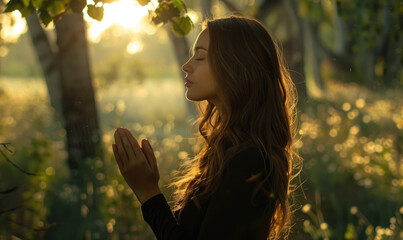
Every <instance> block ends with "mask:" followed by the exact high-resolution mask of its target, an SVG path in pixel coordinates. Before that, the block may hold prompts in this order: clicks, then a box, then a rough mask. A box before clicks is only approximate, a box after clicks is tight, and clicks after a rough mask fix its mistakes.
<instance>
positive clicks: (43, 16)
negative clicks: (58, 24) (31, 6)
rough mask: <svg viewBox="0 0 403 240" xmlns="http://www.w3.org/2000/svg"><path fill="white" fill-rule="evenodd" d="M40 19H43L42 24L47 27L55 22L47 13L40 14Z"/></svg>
mask: <svg viewBox="0 0 403 240" xmlns="http://www.w3.org/2000/svg"><path fill="white" fill-rule="evenodd" d="M39 19H41V22H42V23H43V24H44V25H45V26H48V25H49V23H50V22H51V21H52V20H53V19H52V17H51V16H50V15H49V13H48V12H47V11H41V12H39Z"/></svg>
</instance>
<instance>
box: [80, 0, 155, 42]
mask: <svg viewBox="0 0 403 240" xmlns="http://www.w3.org/2000/svg"><path fill="white" fill-rule="evenodd" d="M151 2H152V3H149V4H148V5H147V6H145V7H142V6H140V5H139V4H138V3H137V2H136V1H133V0H119V1H116V2H113V3H111V4H104V9H105V10H104V17H103V19H102V21H100V22H99V21H97V20H94V19H92V18H90V17H89V16H88V15H87V14H86V12H87V11H86V10H84V13H85V19H86V20H87V21H88V22H90V23H91V26H90V27H89V30H88V36H89V39H90V40H91V41H94V42H97V41H99V40H100V35H101V33H102V32H103V31H105V30H106V29H107V28H109V27H110V26H111V25H112V24H119V25H121V26H122V27H123V28H125V29H127V30H129V31H132V32H135V33H138V32H140V31H144V30H145V31H146V32H147V29H145V28H146V26H143V24H142V22H144V21H143V19H144V18H145V17H146V16H147V15H148V11H149V10H151V9H153V8H154V6H157V5H158V1H151Z"/></svg>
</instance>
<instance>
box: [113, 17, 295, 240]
mask: <svg viewBox="0 0 403 240" xmlns="http://www.w3.org/2000/svg"><path fill="white" fill-rule="evenodd" d="M193 51H194V54H193V56H192V57H191V58H190V59H189V61H188V62H187V63H186V64H184V65H183V67H182V69H183V71H184V72H186V74H187V76H186V78H185V82H186V84H185V86H186V87H187V92H186V98H187V99H188V100H190V101H194V102H196V104H197V105H198V109H199V112H200V115H201V116H200V118H199V119H198V129H199V133H200V139H202V140H203V141H204V145H203V148H202V150H201V151H200V152H199V153H198V154H197V155H196V156H195V157H194V158H193V159H192V160H191V161H188V162H187V163H185V164H184V165H183V167H184V168H183V169H182V174H181V176H180V177H179V178H178V179H177V180H176V182H173V183H172V184H171V186H176V191H175V193H174V207H173V209H172V210H171V209H170V206H169V205H168V203H167V201H166V198H165V197H164V195H163V194H162V193H161V191H160V189H159V186H158V181H159V177H160V176H159V173H158V168H157V162H156V159H155V156H154V153H153V150H152V148H151V146H150V144H149V142H148V141H147V140H143V141H142V146H141V147H140V146H139V144H138V143H137V141H136V139H135V138H134V137H133V136H132V135H131V134H130V132H129V131H128V130H127V129H123V128H119V129H117V130H116V132H115V142H116V144H114V145H113V150H114V154H115V158H116V160H117V163H118V165H119V168H120V171H121V173H122V175H123V176H124V178H125V180H126V181H127V183H128V184H129V186H130V187H131V188H132V189H133V191H134V192H135V194H136V196H137V198H138V199H139V201H140V202H141V204H142V206H141V209H142V212H143V217H144V220H145V221H146V222H147V223H148V224H149V225H150V227H151V228H152V230H153V232H154V233H155V235H156V237H157V239H167V240H171V239H175V240H181V239H188V240H192V239H194V240H196V239H197V240H215V239H220V240H223V239H231V240H234V239H251V240H254V239H262V240H266V239H273V238H278V237H280V236H287V235H288V233H289V230H290V224H289V223H290V215H291V211H290V206H289V203H288V198H289V193H290V190H291V184H290V181H291V180H292V179H293V177H295V175H296V174H297V173H296V174H294V173H295V172H294V169H295V167H296V166H301V165H300V164H295V161H296V160H299V157H298V155H297V154H296V153H295V152H294V151H293V149H292V142H293V136H294V127H293V126H294V118H295V114H294V107H295V104H296V91H295V86H294V84H293V83H292V81H291V79H290V75H289V73H288V71H287V70H286V68H285V66H284V63H283V61H282V57H281V54H280V51H279V49H278V47H277V45H276V44H275V42H274V41H273V40H272V38H271V37H270V35H269V33H268V32H267V30H266V29H265V27H264V26H263V25H262V24H261V23H260V22H258V21H257V20H254V19H252V18H247V17H239V16H231V17H228V18H220V19H215V20H208V21H206V22H205V24H204V30H203V31H202V32H201V33H200V35H199V36H198V38H197V40H196V42H195V45H194V49H193ZM297 163H299V162H297Z"/></svg>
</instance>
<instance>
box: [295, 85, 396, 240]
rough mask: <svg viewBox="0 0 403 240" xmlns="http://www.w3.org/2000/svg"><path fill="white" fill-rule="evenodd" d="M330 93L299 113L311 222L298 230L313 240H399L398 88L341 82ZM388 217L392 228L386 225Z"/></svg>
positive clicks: (305, 222)
mask: <svg viewBox="0 0 403 240" xmlns="http://www.w3.org/2000/svg"><path fill="white" fill-rule="evenodd" d="M331 89H332V90H331V91H330V90H328V92H327V93H326V94H325V95H326V98H324V99H318V100H315V99H311V100H310V101H309V102H308V103H306V104H304V106H302V110H301V114H300V120H301V125H300V130H299V133H300V134H301V139H300V141H298V142H297V143H296V147H297V148H299V149H300V152H301V154H302V156H303V157H304V159H305V164H304V173H303V176H304V178H306V179H307V180H306V182H305V184H304V188H305V189H309V193H308V194H307V195H308V199H309V200H308V203H306V205H305V206H304V207H303V208H302V211H303V212H304V213H306V214H307V215H305V216H308V219H306V220H305V221H304V224H303V226H301V227H303V228H304V229H305V231H306V232H308V233H309V234H310V235H311V236H312V237H313V238H314V239H322V238H323V239H342V238H343V237H344V238H345V239H364V237H365V238H368V239H399V237H401V236H402V235H401V234H403V229H402V226H403V221H402V220H401V219H402V213H401V211H402V209H401V207H402V206H403V197H402V196H403V180H402V179H403V169H402V166H403V151H402V146H403V132H402V129H403V99H402V98H401V96H402V93H401V90H389V91H386V92H377V93H375V92H371V91H368V90H367V89H365V88H362V87H358V86H357V85H354V84H350V85H348V86H344V85H341V84H338V83H332V85H331ZM347 89H348V90H347ZM383 96H390V99H384V98H383ZM392 99H393V100H392ZM313 199H314V200H315V201H313ZM314 208H315V209H316V210H312V209H314ZM358 208H359V209H360V211H358ZM380 209H382V211H379V210H380ZM350 212H351V213H352V214H353V215H354V216H356V217H357V218H354V216H353V215H349V214H347V213H350ZM364 215H365V217H364ZM392 216H393V217H392ZM391 217H392V218H391ZM389 219H390V221H391V222H390V224H391V226H390V227H386V228H385V227H383V226H385V225H389ZM371 229H372V230H371ZM382 229H384V230H382ZM383 233H387V234H386V235H385V236H383ZM371 236H372V237H371ZM382 236H383V238H382Z"/></svg>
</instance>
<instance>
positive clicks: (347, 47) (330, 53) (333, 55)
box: [299, 0, 403, 89]
mask: <svg viewBox="0 0 403 240" xmlns="http://www.w3.org/2000/svg"><path fill="white" fill-rule="evenodd" d="M401 14H402V9H401V1H399V0H380V1H360V0H353V1H352V0H335V1H318V0H301V1H299V15H300V16H301V17H302V18H304V19H307V20H308V22H309V23H310V26H311V28H312V31H313V38H314V40H313V41H314V44H315V46H316V47H317V48H318V49H319V50H320V51H321V52H322V59H323V61H322V63H321V65H322V66H321V67H322V69H323V71H326V70H328V72H330V77H332V78H336V79H338V80H339V81H345V82H356V83H359V84H361V85H363V86H366V87H369V88H372V89H377V88H384V87H387V88H394V87H403V82H402V69H403V68H402V58H401V56H402V53H401V51H402V43H403V38H402V31H401V30H400V28H401ZM329 69H330V71H329Z"/></svg>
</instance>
